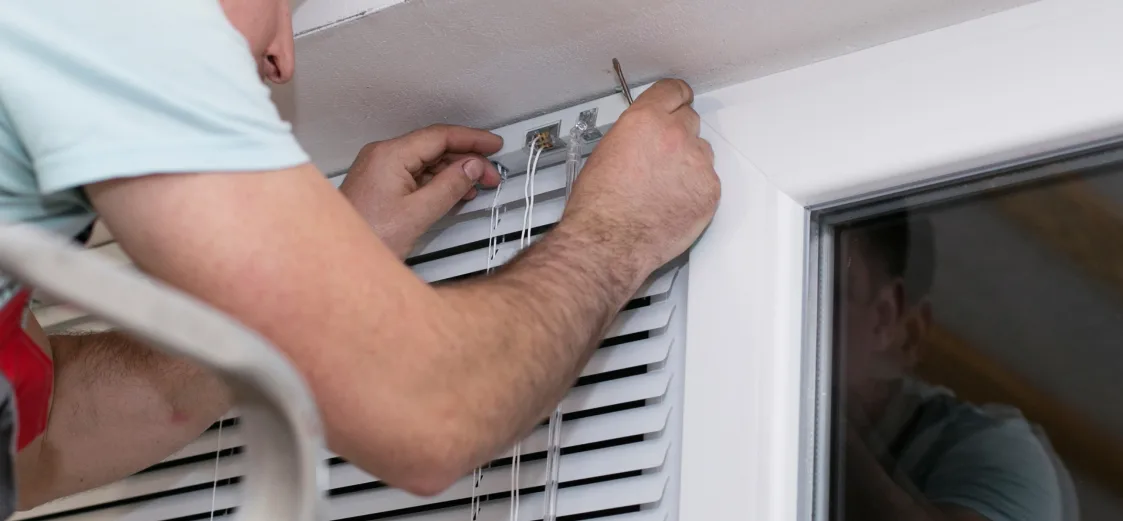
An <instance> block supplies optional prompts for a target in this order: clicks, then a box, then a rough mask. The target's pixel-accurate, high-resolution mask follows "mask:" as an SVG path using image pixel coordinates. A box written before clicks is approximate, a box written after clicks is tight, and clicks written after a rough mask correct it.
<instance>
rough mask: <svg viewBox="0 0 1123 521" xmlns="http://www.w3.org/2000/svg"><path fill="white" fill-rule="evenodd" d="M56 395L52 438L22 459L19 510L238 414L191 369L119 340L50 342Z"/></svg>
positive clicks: (220, 389)
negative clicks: (227, 413) (225, 414)
mask: <svg viewBox="0 0 1123 521" xmlns="http://www.w3.org/2000/svg"><path fill="white" fill-rule="evenodd" d="M29 333H30V334H31V336H32V338H34V339H35V340H36V342H37V343H40V344H41V345H49V347H50V351H51V352H52V354H53V358H54V364H55V386H54V392H53V395H52V403H51V411H50V416H49V417H48V422H47V429H46V431H45V432H44V433H43V434H42V435H40V436H39V437H38V438H36V439H35V440H34V441H33V442H32V443H31V444H29V445H28V446H27V447H25V448H24V449H23V450H22V451H20V453H19V455H18V457H17V459H16V474H17V477H18V479H19V486H18V490H19V493H20V496H19V508H20V509H21V510H26V509H28V508H31V507H33V506H36V505H39V504H41V503H44V502H46V501H49V500H51V499H55V498H57V497H61V496H66V495H69V494H73V493H76V492H80V491H83V490H87V489H90V488H94V487H98V486H101V485H104V484H107V483H111V482H113V481H116V480H118V479H121V478H124V477H126V476H128V475H130V474H132V473H134V472H136V471H138V470H140V469H143V468H145V467H148V466H150V465H152V464H154V463H156V462H158V461H160V460H161V459H163V458H164V457H166V456H167V455H168V454H171V453H172V452H174V451H175V450H177V449H179V448H180V447H182V446H184V445H185V444H187V443H188V442H190V441H191V440H193V439H194V438H195V437H197V436H198V435H199V434H200V433H202V432H203V431H204V430H205V429H206V428H207V426H209V425H210V424H211V423H212V422H213V421H214V420H215V418H217V417H218V416H219V415H220V414H222V413H223V412H224V411H226V410H227V409H228V408H229V393H228V392H227V391H226V388H225V386H224V385H223V384H222V382H221V381H219V380H218V379H217V378H215V377H213V376H212V375H211V374H209V373H207V372H205V371H203V370H201V369H199V368H198V367H196V366H194V365H193V364H191V363H188V362H186V361H183V360H179V359H175V358H172V357H169V356H167V355H164V354H163V353H160V352H159V351H155V350H152V349H149V348H147V347H145V346H143V345H141V344H139V343H137V342H135V341H134V340H132V339H131V338H129V337H127V336H125V335H123V334H120V333H116V332H105V333H92V334H81V335H55V336H52V337H50V340H49V342H50V343H49V344H47V343H46V342H47V340H48V339H47V337H46V336H45V335H42V330H41V329H39V326H38V324H37V323H35V322H34V321H32V324H31V327H30V328H29Z"/></svg>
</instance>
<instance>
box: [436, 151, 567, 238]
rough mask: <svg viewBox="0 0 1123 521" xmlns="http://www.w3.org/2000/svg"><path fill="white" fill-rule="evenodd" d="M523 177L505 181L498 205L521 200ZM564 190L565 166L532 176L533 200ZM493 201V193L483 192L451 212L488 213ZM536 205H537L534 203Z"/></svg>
mask: <svg viewBox="0 0 1123 521" xmlns="http://www.w3.org/2000/svg"><path fill="white" fill-rule="evenodd" d="M525 179H526V178H525V177H522V176H516V177H512V178H511V179H509V180H507V181H506V183H504V185H503V190H501V191H500V192H499V200H498V204H500V205H504V204H510V203H516V202H518V201H520V200H522V198H523V186H524V182H525ZM564 190H565V164H557V165H551V166H548V167H539V168H538V173H537V174H536V175H535V176H534V193H535V198H536V199H537V198H538V197H539V196H542V197H548V196H551V195H555V194H554V192H562V191H564ZM494 200H495V192H493V191H490V190H488V191H484V192H480V195H478V196H476V198H475V199H472V200H471V201H467V202H465V203H464V204H463V205H461V206H460V208H457V209H455V210H453V211H452V215H453V216H458V215H465V214H471V213H475V212H484V213H487V212H490V210H491V204H492V201H494ZM536 204H537V203H536ZM441 226H442V223H438V224H437V227H438V228H440V227H441Z"/></svg>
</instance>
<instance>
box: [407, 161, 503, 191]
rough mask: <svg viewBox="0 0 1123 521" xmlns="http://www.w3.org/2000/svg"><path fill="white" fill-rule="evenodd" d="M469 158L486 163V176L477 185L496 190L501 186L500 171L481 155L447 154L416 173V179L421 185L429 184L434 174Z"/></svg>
mask: <svg viewBox="0 0 1123 521" xmlns="http://www.w3.org/2000/svg"><path fill="white" fill-rule="evenodd" d="M469 157H475V158H478V159H481V160H483V161H484V175H483V177H480V180H479V182H478V183H477V184H479V185H480V186H483V187H484V188H495V187H496V185H498V184H499V170H498V169H497V168H495V163H492V162H491V161H490V160H489V159H487V158H486V157H484V156H482V155H480V154H445V155H444V156H441V158H440V159H438V160H437V161H436V162H435V163H433V164H432V165H429V166H428V168H426V169H424V170H423V171H422V172H419V173H415V174H414V177H415V178H417V180H418V184H419V185H423V184H425V183H428V182H429V179H431V178H432V177H433V174H435V173H437V172H440V171H442V170H444V169H446V168H448V167H449V166H451V165H452V164H453V163H458V162H460V161H463V160H465V159H467V158H469ZM419 174H420V175H419Z"/></svg>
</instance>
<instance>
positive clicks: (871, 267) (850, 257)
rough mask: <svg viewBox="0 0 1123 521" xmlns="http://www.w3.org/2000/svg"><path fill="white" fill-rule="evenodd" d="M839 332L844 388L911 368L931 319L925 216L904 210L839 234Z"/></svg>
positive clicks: (932, 250)
mask: <svg viewBox="0 0 1123 521" xmlns="http://www.w3.org/2000/svg"><path fill="white" fill-rule="evenodd" d="M840 253H841V255H840V257H839V263H840V266H839V270H838V273H839V276H840V280H839V286H838V287H839V290H840V293H839V297H838V299H839V300H838V303H839V306H841V307H840V309H839V311H840V315H839V317H840V318H841V322H840V324H839V326H840V330H839V332H840V334H841V339H842V341H843V345H842V346H841V347H842V348H843V349H844V350H845V360H846V374H847V379H848V382H849V386H850V387H851V390H852V391H856V392H858V393H859V394H862V393H863V389H862V388H863V387H867V386H875V387H876V386H877V385H878V384H879V383H884V382H887V381H893V380H897V379H899V378H900V377H901V376H903V375H904V374H906V373H907V372H908V371H909V370H911V369H912V368H913V367H914V366H915V365H916V363H917V361H918V356H919V348H920V344H921V341H922V340H923V337H924V335H925V334H926V333H927V331H928V328H929V327H930V325H931V322H932V312H931V307H930V304H929V299H928V297H929V292H930V291H931V288H932V278H933V272H934V263H935V259H934V257H935V246H934V243H933V238H932V228H931V225H930V223H929V222H928V221H927V220H926V219H923V218H917V217H912V218H910V216H909V215H908V213H907V212H904V211H902V212H897V213H893V214H890V215H886V216H881V217H877V218H873V219H870V220H867V221H863V222H859V223H855V224H854V225H852V226H849V227H848V228H847V229H846V230H844V231H843V232H842V233H841V235H840Z"/></svg>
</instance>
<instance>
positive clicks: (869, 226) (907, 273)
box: [851, 210, 936, 304]
mask: <svg viewBox="0 0 1123 521" xmlns="http://www.w3.org/2000/svg"><path fill="white" fill-rule="evenodd" d="M851 228H852V230H853V231H854V233H855V234H856V236H857V238H859V240H860V241H861V248H862V250H863V252H864V253H865V254H866V255H868V256H869V258H870V259H871V261H873V262H871V263H870V264H871V266H873V265H877V266H879V267H880V268H881V269H883V270H884V273H883V274H884V275H886V276H888V277H889V278H897V277H900V279H901V280H902V281H904V289H905V301H906V302H907V303H909V304H915V303H917V302H919V301H920V300H921V299H923V298H924V297H927V296H928V295H929V293H931V291H932V279H933V278H934V275H935V271H936V266H935V265H936V244H935V239H934V237H933V234H932V223H931V222H929V220H928V219H927V217H924V216H918V215H911V214H910V212H909V211H908V210H900V211H896V212H893V213H890V214H886V215H880V216H877V217H873V218H870V219H866V220H863V221H859V222H856V223H854V224H853V225H852V227H851Z"/></svg>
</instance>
